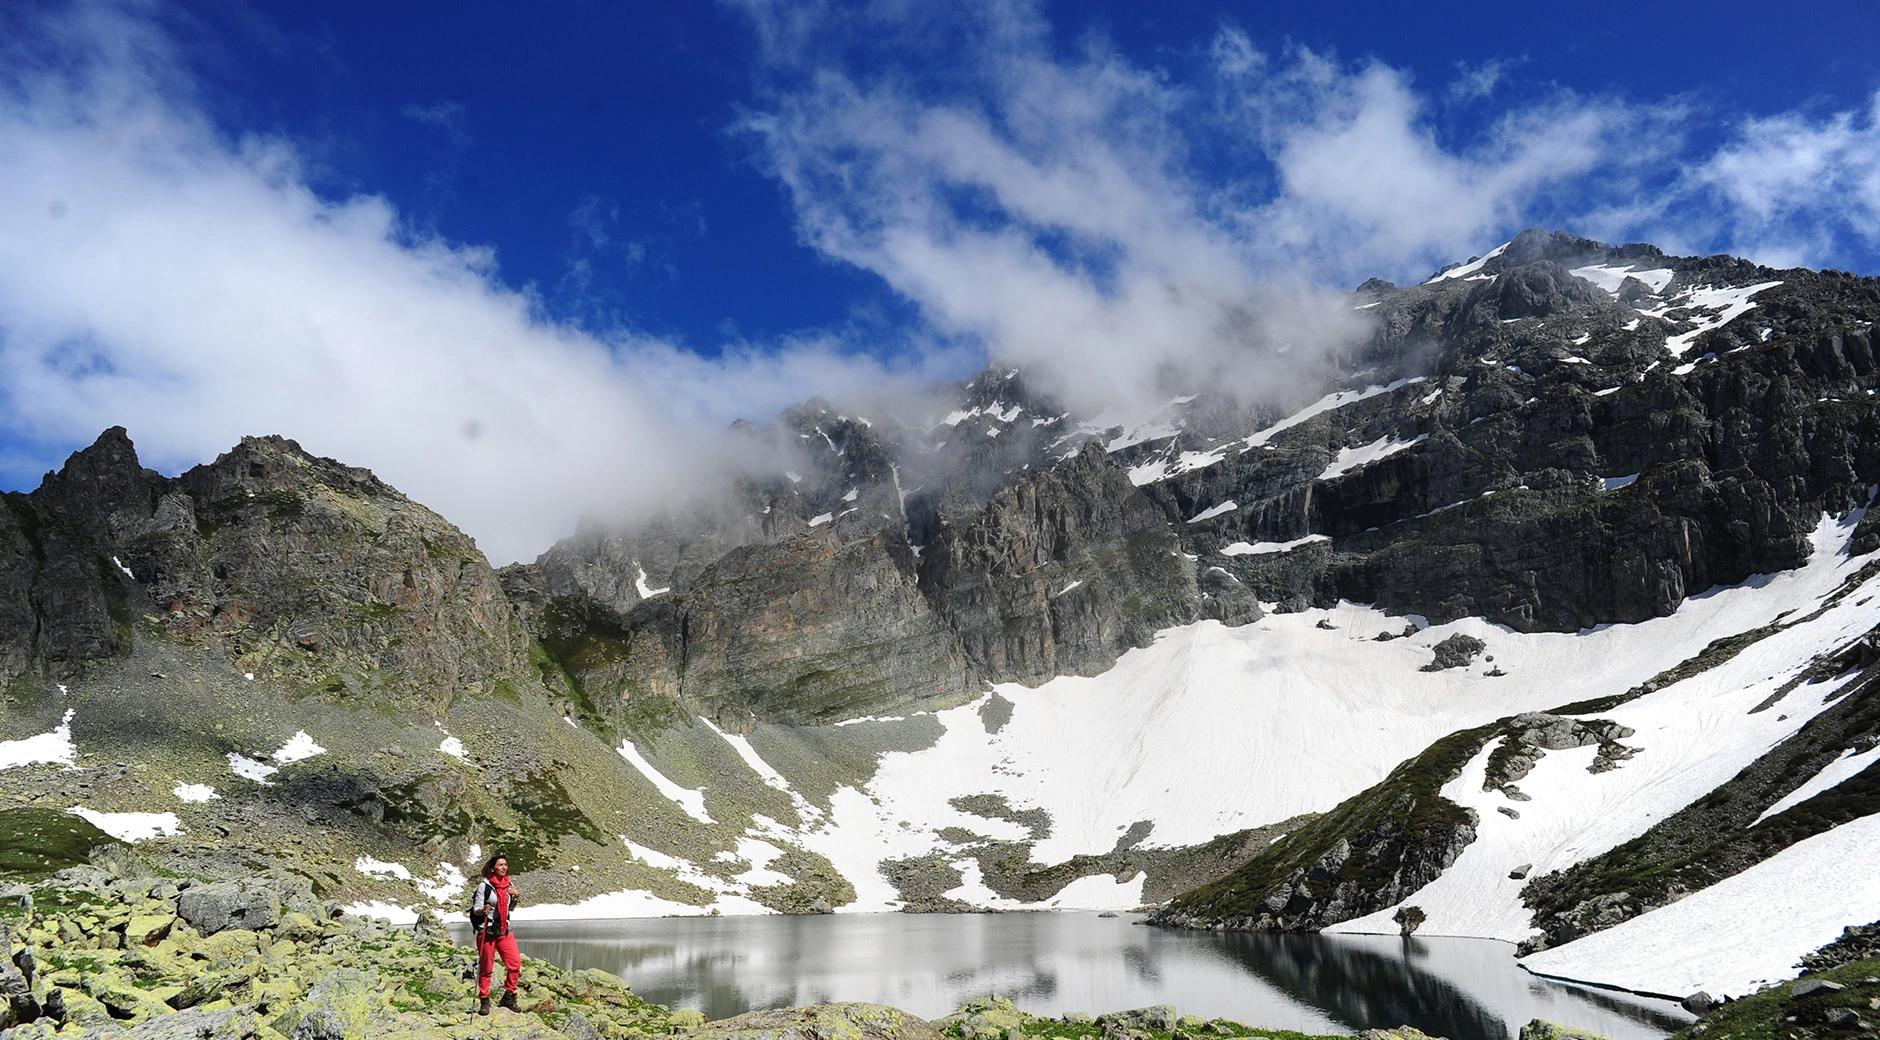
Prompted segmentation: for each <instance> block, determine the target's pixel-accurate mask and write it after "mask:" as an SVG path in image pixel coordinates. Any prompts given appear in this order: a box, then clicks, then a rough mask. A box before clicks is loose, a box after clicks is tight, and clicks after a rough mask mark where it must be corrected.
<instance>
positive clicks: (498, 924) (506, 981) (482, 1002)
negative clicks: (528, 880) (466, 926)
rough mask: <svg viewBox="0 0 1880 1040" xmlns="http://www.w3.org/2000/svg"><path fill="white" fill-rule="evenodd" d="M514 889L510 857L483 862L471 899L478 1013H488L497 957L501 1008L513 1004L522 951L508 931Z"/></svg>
mask: <svg viewBox="0 0 1880 1040" xmlns="http://www.w3.org/2000/svg"><path fill="white" fill-rule="evenodd" d="M516 903H517V899H516V888H515V886H514V885H511V884H510V883H509V858H508V857H506V856H504V855H503V854H502V853H500V852H499V853H497V854H496V855H494V856H491V857H490V860H489V862H488V863H485V864H483V880H482V881H481V882H479V883H478V884H477V892H476V895H475V897H473V898H472V899H471V901H470V927H471V929H472V930H473V931H474V932H475V933H476V938H477V996H478V998H479V1000H478V1003H477V1014H479V1015H487V1014H489V1013H490V978H491V977H492V976H493V975H494V974H495V973H496V957H497V955H498V954H501V955H502V958H503V999H502V1005H501V1006H503V1007H506V1008H508V1009H509V1010H511V1011H519V1010H521V1009H520V1008H518V1007H516V983H517V982H518V981H519V980H520V979H521V978H522V951H521V950H518V949H516V934H515V933H514V932H512V931H510V930H509V912H510V911H511V910H514V909H515V908H516Z"/></svg>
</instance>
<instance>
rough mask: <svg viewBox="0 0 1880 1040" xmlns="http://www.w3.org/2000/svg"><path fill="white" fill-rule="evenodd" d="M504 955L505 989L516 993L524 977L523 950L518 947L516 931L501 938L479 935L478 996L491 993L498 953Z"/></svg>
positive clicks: (507, 991) (485, 995)
mask: <svg viewBox="0 0 1880 1040" xmlns="http://www.w3.org/2000/svg"><path fill="white" fill-rule="evenodd" d="M497 954H502V957H503V991H504V992H506V993H514V992H515V991H516V983H517V982H518V981H520V980H521V978H522V951H521V950H519V949H517V948H516V933H514V932H510V933H509V934H507V935H504V936H503V937H501V938H499V939H486V938H484V937H483V936H481V935H479V936H477V996H479V997H487V996H489V995H490V979H491V978H492V977H493V976H494V975H495V974H496V955H497Z"/></svg>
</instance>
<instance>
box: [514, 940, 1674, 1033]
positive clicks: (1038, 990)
mask: <svg viewBox="0 0 1880 1040" xmlns="http://www.w3.org/2000/svg"><path fill="white" fill-rule="evenodd" d="M1135 920H1136V918H1135V917H1133V916H1131V915H1124V916H1122V917H1113V918H1104V917H1098V916H1097V915H1096V914H1088V913H1063V912H1058V913H1015V914H852V915H851V914H835V915H825V916H805V917H793V916H777V917H704V918H700V917H692V918H646V919H634V920H619V921H570V922H527V923H523V924H520V925H518V926H517V937H518V939H519V940H520V942H521V945H522V952H523V954H524V956H525V957H534V958H540V959H542V960H545V961H550V962H552V963H555V964H559V965H561V966H563V967H567V968H601V969H604V970H606V971H610V972H613V973H614V974H616V975H619V976H620V977H622V978H624V979H626V980H627V982H628V983H629V984H631V985H632V986H633V988H634V990H635V992H637V993H639V994H640V995H641V996H642V997H644V998H646V999H647V1000H651V1001H655V1002H657V1003H661V1004H671V1005H675V1006H679V1007H688V1008H697V1009H698V1010H700V1011H703V1012H704V1013H705V1014H706V1016H707V1017H709V1018H713V1019H719V1018H728V1017H730V1016H732V1015H736V1014H740V1013H742V1012H745V1011H750V1010H753V1009H757V1008H773V1007H784V1006H788V1005H792V1004H820V1003H825V1002H829V1001H838V1000H865V1001H872V1002H876V1003H882V1004H891V1005H894V1006H895V1007H899V1008H904V1009H906V1010H908V1011H911V1012H913V1013H914V1014H917V1015H921V1016H924V1017H928V1018H937V1017H939V1016H941V1015H944V1014H947V1013H948V1012H950V1011H952V1010H954V1009H955V1008H957V1007H959V1005H960V1004H962V1003H964V1002H965V1001H967V1000H968V999H971V998H973V997H981V996H988V995H997V996H1003V997H1009V998H1011V999H1012V1000H1013V1001H1015V1002H1017V1004H1018V1005H1019V1007H1021V1008H1024V1009H1025V1010H1027V1011H1031V1012H1034V1013H1037V1014H1043V1015H1061V1014H1063V1013H1065V1012H1068V1011H1087V1012H1090V1013H1092V1014H1100V1013H1102V1012H1105V1011H1117V1010H1123V1009H1127V1008H1135V1007H1144V1006H1147V1005H1151V1004H1172V1005H1174V1006H1175V1007H1176V1008H1177V1009H1178V1010H1180V1011H1181V1012H1182V1013H1184V1014H1194V1015H1200V1016H1202V1017H1204V1018H1216V1017H1219V1018H1230V1019H1234V1020H1235V1021H1239V1022H1245V1023H1247V1024H1249V1025H1259V1026H1269V1027H1276V1028H1284V1029H1297V1030H1303V1031H1308V1032H1331V1033H1339V1032H1347V1031H1353V1030H1359V1029H1370V1028H1376V1027H1384V1026H1397V1025H1411V1026H1415V1027H1416V1028H1418V1029H1421V1030H1423V1031H1424V1032H1426V1033H1429V1034H1431V1035H1434V1036H1441V1037H1448V1038H1449V1040H1510V1038H1512V1037H1514V1036H1515V1034H1516V1033H1518V1032H1519V1031H1520V1028H1521V1026H1522V1025H1523V1024H1525V1023H1526V1022H1528V1021H1529V1020H1530V1019H1535V1018H1545V1019H1550V1020H1552V1021H1556V1022H1561V1023H1564V1024H1567V1025H1572V1026H1577V1027H1579V1028H1582V1029H1589V1030H1592V1031H1594V1032H1597V1033H1600V1034H1603V1035H1605V1036H1609V1037H1614V1038H1615V1040H1632V1038H1637V1040H1658V1038H1661V1037H1663V1036H1665V1035H1667V1034H1668V1033H1671V1032H1673V1031H1675V1030H1676V1029H1678V1028H1680V1027H1682V1026H1683V1025H1685V1024H1687V1023H1688V1022H1690V1020H1691V1019H1690V1016H1689V1015H1686V1014H1685V1013H1684V1012H1683V1011H1682V1010H1680V1009H1678V1008H1677V1007H1676V1006H1675V1005H1673V1004H1671V1003H1669V1002H1666V1001H1650V1000H1645V999H1643V998H1635V997H1631V996H1629V995H1627V994H1622V993H1614V992H1610V991H1605V990H1597V989H1590V988H1585V987H1579V986H1570V985H1565V984H1561V983H1555V982H1549V981H1547V980H1544V979H1539V978H1536V977H1534V976H1532V975H1529V974H1528V973H1527V972H1525V971H1522V970H1521V968H1520V967H1518V966H1517V965H1516V964H1515V961H1514V957H1513V951H1512V948H1511V947H1509V946H1508V945H1507V944H1505V943H1499V942H1492V941H1489V940H1484V939H1446V938H1428V939H1423V938H1411V939H1402V938H1398V937H1396V936H1360V935H1222V934H1217V933H1211V932H1185V931H1171V930H1167V929H1162V928H1148V927H1143V926H1141V925H1138V924H1135V923H1134V921H1135ZM525 971H526V968H525Z"/></svg>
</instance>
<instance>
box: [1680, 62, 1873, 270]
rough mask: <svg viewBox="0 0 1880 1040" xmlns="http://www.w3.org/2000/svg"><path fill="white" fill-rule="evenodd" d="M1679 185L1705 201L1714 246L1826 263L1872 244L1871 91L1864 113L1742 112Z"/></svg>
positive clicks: (1777, 259) (1779, 259)
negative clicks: (1717, 227)
mask: <svg viewBox="0 0 1880 1040" xmlns="http://www.w3.org/2000/svg"><path fill="white" fill-rule="evenodd" d="M1685 191H1686V192H1687V193H1688V194H1689V195H1692V196H1696V197H1697V198H1698V199H1699V200H1701V201H1704V202H1708V203H1709V204H1710V206H1711V207H1712V210H1711V215H1712V216H1713V217H1714V219H1716V220H1717V221H1718V222H1719V223H1721V224H1722V227H1723V229H1726V230H1724V231H1723V233H1724V234H1726V235H1727V236H1729V237H1728V238H1727V239H1725V240H1724V243H1723V244H1726V245H1727V246H1728V247H1730V248H1732V249H1735V250H1739V251H1742V252H1744V253H1747V254H1749V255H1751V256H1753V257H1755V258H1756V259H1758V260H1761V261H1762V262H1764V263H1771V264H1778V265H1783V264H1801V263H1814V264H1820V263H1825V262H1831V260H1832V258H1833V256H1834V255H1835V252H1836V251H1837V247H1840V246H1843V245H1846V244H1849V243H1850V242H1854V243H1864V244H1865V245H1867V246H1869V247H1872V246H1874V245H1876V244H1880V92H1876V93H1875V94H1874V96H1873V97H1872V98H1871V99H1870V100H1869V101H1868V104H1867V107H1866V109H1865V111H1860V110H1853V111H1842V112H1830V113H1827V114H1826V115H1822V116H1812V115H1810V114H1808V113H1804V112H1785V113H1779V114H1777V115H1774V116H1767V117H1752V118H1748V119H1745V120H1744V121H1743V122H1742V123H1741V124H1740V125H1739V126H1738V127H1737V128H1736V132H1735V133H1734V134H1733V135H1732V137H1731V139H1730V140H1729V141H1728V142H1727V143H1726V144H1724V145H1723V146H1722V147H1721V148H1719V149H1718V150H1717V152H1716V153H1715V154H1714V155H1712V156H1711V157H1710V158H1709V159H1708V160H1707V161H1705V162H1703V163H1702V164H1700V165H1699V166H1697V168H1696V169H1695V170H1694V171H1693V173H1692V175H1691V177H1690V179H1689V181H1688V183H1687V184H1686V185H1685Z"/></svg>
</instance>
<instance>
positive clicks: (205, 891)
mask: <svg viewBox="0 0 1880 1040" xmlns="http://www.w3.org/2000/svg"><path fill="white" fill-rule="evenodd" d="M176 916H178V917H180V918H182V919H183V920H184V921H187V922H188V923H189V925H190V927H192V928H194V929H196V931H198V932H201V933H202V934H203V935H214V934H215V933H217V932H220V931H223V930H224V929H228V928H245V929H248V930H250V931H254V930H258V929H262V928H272V927H274V926H275V925H276V924H279V923H280V920H281V898H280V896H279V895H277V894H276V893H275V891H274V890H273V889H272V888H269V887H264V886H262V885H257V884H252V883H249V882H240V881H223V882H218V883H216V884H213V885H196V886H193V887H191V888H189V889H187V890H185V891H184V892H183V893H182V894H180V895H178V896H177V897H176Z"/></svg>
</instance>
